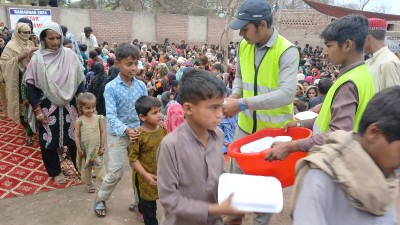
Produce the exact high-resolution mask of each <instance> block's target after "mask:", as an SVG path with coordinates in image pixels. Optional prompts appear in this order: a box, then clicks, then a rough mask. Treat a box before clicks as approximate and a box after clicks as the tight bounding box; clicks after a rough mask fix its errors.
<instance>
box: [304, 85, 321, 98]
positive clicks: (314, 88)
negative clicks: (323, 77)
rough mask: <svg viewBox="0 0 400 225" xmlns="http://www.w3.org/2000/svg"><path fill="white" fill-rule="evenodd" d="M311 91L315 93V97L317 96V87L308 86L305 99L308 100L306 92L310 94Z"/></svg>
mask: <svg viewBox="0 0 400 225" xmlns="http://www.w3.org/2000/svg"><path fill="white" fill-rule="evenodd" d="M311 89H312V90H314V91H315V97H317V96H318V89H317V87H315V86H310V87H308V89H307V91H306V98H307V99H308V92H310V90H311Z"/></svg>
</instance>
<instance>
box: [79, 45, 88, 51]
mask: <svg viewBox="0 0 400 225" xmlns="http://www.w3.org/2000/svg"><path fill="white" fill-rule="evenodd" d="M79 50H81V51H82V52H86V50H87V45H86V44H80V45H79Z"/></svg>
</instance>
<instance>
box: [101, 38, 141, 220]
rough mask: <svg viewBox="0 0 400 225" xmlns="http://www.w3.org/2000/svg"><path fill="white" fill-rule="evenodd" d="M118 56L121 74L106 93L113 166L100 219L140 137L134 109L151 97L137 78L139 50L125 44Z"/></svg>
mask: <svg viewBox="0 0 400 225" xmlns="http://www.w3.org/2000/svg"><path fill="white" fill-rule="evenodd" d="M115 57H116V61H115V65H116V66H117V67H118V68H119V69H120V72H119V75H118V76H117V77H116V78H114V80H112V81H110V82H109V83H108V84H107V85H106V87H105V90H104V99H105V102H106V115H107V153H108V157H109V163H108V173H107V175H106V176H105V178H104V181H103V184H102V185H101V187H100V190H99V191H98V192H97V193H96V197H95V205H94V212H95V214H96V216H98V217H104V216H105V215H106V204H105V201H107V200H108V199H109V198H110V196H111V194H112V192H113V190H114V188H115V187H116V186H117V184H118V182H119V181H120V180H121V178H122V175H123V174H124V163H125V160H126V158H127V157H128V151H129V144H130V142H135V141H136V140H137V138H138V137H139V132H138V131H137V128H138V127H139V126H140V120H139V117H138V115H137V113H136V111H135V110H132V109H133V108H132V107H133V106H134V105H135V103H136V100H137V99H139V98H140V97H141V96H147V89H146V86H145V85H144V83H143V82H141V81H138V80H136V78H135V73H136V71H137V64H138V60H139V57H140V56H139V50H138V49H137V48H135V47H134V46H132V45H130V44H122V45H120V46H118V48H117V49H116V51H115Z"/></svg>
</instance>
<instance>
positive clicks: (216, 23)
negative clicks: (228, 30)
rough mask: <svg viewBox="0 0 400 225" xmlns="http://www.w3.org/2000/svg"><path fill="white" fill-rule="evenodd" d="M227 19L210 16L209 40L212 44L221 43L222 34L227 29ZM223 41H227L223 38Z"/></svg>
mask: <svg viewBox="0 0 400 225" xmlns="http://www.w3.org/2000/svg"><path fill="white" fill-rule="evenodd" d="M225 22H226V20H225V19H220V18H208V35H207V42H208V43H210V44H219V43H220V39H221V34H222V32H223V31H224V29H225ZM222 41H223V42H224V41H225V37H224V40H222Z"/></svg>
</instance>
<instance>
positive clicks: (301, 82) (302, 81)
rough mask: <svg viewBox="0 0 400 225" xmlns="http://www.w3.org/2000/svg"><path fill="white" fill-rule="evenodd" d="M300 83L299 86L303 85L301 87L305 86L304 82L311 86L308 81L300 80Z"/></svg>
mask: <svg viewBox="0 0 400 225" xmlns="http://www.w3.org/2000/svg"><path fill="white" fill-rule="evenodd" d="M298 82H299V84H301V85H303V83H304V82H306V83H307V84H308V85H310V83H309V82H308V81H306V80H299V81H298Z"/></svg>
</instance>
